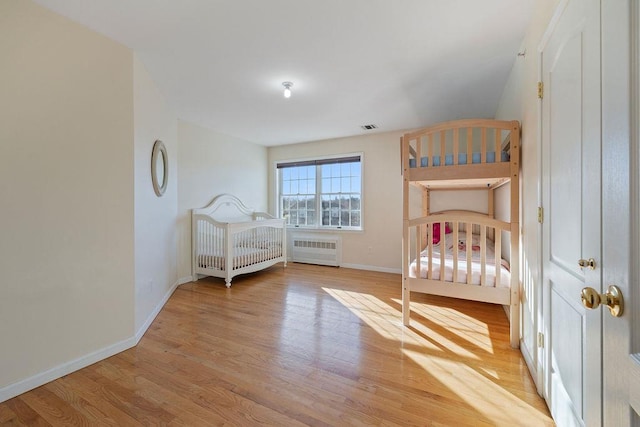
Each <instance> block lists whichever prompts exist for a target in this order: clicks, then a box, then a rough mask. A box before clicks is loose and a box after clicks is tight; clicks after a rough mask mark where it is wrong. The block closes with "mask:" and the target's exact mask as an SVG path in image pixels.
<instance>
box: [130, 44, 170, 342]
mask: <svg viewBox="0 0 640 427" xmlns="http://www.w3.org/2000/svg"><path fill="white" fill-rule="evenodd" d="M133 92H134V122H135V133H134V139H135V330H136V333H138V334H140V333H142V332H144V331H145V330H146V327H147V326H148V325H149V323H150V322H151V321H152V320H153V318H154V317H155V315H156V314H157V312H158V310H159V309H160V308H161V307H162V305H163V303H164V302H165V298H166V297H167V296H168V293H169V292H171V291H172V290H173V289H174V285H175V284H176V283H177V280H178V271H177V265H176V263H177V253H176V250H177V246H176V217H177V208H178V167H177V166H178V120H177V118H176V115H175V113H174V112H173V111H172V110H171V109H170V108H169V107H168V106H167V104H166V102H165V100H164V98H163V96H162V94H161V93H160V92H159V90H158V88H157V87H156V85H155V83H154V82H153V80H152V79H151V77H150V76H149V73H148V72H147V70H146V69H145V67H144V65H143V64H142V62H141V61H140V60H139V59H138V57H137V56H134V59H133ZM156 139H160V140H162V142H163V143H164V145H165V147H166V149H167V155H168V160H169V175H168V177H169V182H168V184H167V189H166V191H165V193H164V195H163V196H162V197H158V196H156V193H155V192H154V191H153V185H152V183H151V152H152V150H153V144H154V142H155V141H156Z"/></svg>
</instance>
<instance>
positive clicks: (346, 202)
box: [278, 156, 362, 229]
mask: <svg viewBox="0 0 640 427" xmlns="http://www.w3.org/2000/svg"><path fill="white" fill-rule="evenodd" d="M278 172H279V199H280V213H281V215H282V216H284V217H285V218H286V219H287V224H289V225H292V226H298V227H327V228H351V229H360V228H361V226H362V222H361V215H362V206H361V205H362V204H361V197H362V171H361V162H360V157H359V156H357V157H350V158H345V159H327V160H317V161H305V162H296V163H285V164H278Z"/></svg>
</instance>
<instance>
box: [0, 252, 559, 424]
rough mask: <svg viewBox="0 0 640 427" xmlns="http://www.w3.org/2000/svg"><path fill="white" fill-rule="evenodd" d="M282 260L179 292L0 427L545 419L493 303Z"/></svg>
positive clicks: (388, 277) (20, 402)
mask: <svg viewBox="0 0 640 427" xmlns="http://www.w3.org/2000/svg"><path fill="white" fill-rule="evenodd" d="M400 295H401V294H400V276H399V275H395V274H386V273H373V272H365V271H358V270H349V269H343V268H332V267H319V266H311V265H303V264H289V266H288V267H287V268H286V269H283V268H282V266H274V267H272V268H270V269H268V270H266V271H263V272H260V273H255V274H250V275H245V276H240V277H236V278H234V280H233V286H232V288H231V289H226V288H225V286H224V281H223V280H221V279H212V278H207V279H201V280H200V281H198V282H196V283H188V284H185V285H182V286H180V287H179V288H178V289H177V290H176V292H175V293H174V294H173V296H172V297H171V298H170V299H169V301H168V302H167V304H166V305H165V307H164V308H163V310H162V311H161V312H160V314H159V315H158V317H157V318H156V320H155V321H154V322H153V324H152V325H151V327H150V328H149V330H148V331H147V333H146V334H145V336H144V337H143V338H142V340H141V341H140V343H139V344H138V346H137V347H135V348H132V349H130V350H127V351H124V352H122V353H120V354H118V355H116V356H113V357H110V358H108V359H106V360H103V361H101V362H98V363H96V364H94V365H91V366H89V367H87V368H84V369H82V370H80V371H77V372H74V373H72V374H70V375H67V376H65V377H63V378H60V379H58V380H56V381H53V382H51V383H49V384H46V385H44V386H42V387H39V388H37V389H34V390H32V391H30V392H27V393H25V394H22V395H20V396H18V397H16V398H14V399H10V400H8V401H6V402H4V403H1V404H0V425H43V426H46V425H54V426H61V425H117V426H139V425H168V426H173V425H188V426H209V425H223V424H224V425H238V426H250V425H272V426H301V425H313V426H342V425H345V426H351V425H356V426H357V425H398V426H409V425H416V426H426V425H434V426H438V425H442V426H445V425H446V426H467V425H469V426H489V425H505V426H516V425H517V426H525V425H531V426H540V425H553V421H552V420H551V418H550V416H549V413H548V411H547V408H546V405H545V403H544V401H543V400H542V399H541V398H540V397H539V396H538V395H537V394H536V391H535V386H534V384H533V381H532V380H531V378H530V376H529V373H528V371H527V368H526V365H525V363H524V361H523V359H522V357H521V355H520V352H519V351H518V350H513V349H511V348H510V347H509V327H508V323H507V318H506V316H505V314H504V311H503V310H502V307H500V306H495V305H491V304H484V303H476V302H469V301H461V300H455V299H447V298H440V297H432V296H426V295H422V294H419V295H415V298H414V301H412V309H413V312H412V319H411V326H410V327H403V326H402V319H401V301H400V298H401V296H400Z"/></svg>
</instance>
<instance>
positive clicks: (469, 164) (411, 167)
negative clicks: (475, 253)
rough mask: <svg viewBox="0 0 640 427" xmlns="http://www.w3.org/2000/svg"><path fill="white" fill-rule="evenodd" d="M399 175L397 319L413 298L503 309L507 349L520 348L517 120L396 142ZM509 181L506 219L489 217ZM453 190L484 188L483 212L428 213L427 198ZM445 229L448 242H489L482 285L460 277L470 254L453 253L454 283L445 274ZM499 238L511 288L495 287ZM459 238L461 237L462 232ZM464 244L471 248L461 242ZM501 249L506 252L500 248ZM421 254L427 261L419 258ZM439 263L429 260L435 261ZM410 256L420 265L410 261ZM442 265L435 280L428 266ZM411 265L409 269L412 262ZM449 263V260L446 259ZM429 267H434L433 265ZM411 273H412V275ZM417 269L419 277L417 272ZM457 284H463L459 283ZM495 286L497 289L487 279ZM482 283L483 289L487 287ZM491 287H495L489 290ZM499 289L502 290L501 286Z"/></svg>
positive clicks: (417, 134) (472, 123) (464, 124)
mask: <svg viewBox="0 0 640 427" xmlns="http://www.w3.org/2000/svg"><path fill="white" fill-rule="evenodd" d="M401 147H402V148H401V155H402V174H403V201H404V202H403V205H404V206H403V243H402V262H403V267H402V319H403V323H404V324H405V325H407V326H408V325H409V322H410V314H411V312H410V302H411V292H422V293H427V294H432V295H440V296H446V297H454V298H461V299H468V300H474V301H483V302H488V303H494V304H502V305H505V306H509V310H508V315H509V321H510V343H511V347H513V348H517V347H518V346H519V344H520V284H519V260H520V253H519V232H520V226H519V214H520V213H519V182H518V178H519V170H520V124H519V122H518V121H500V120H486V119H467V120H457V121H450V122H445V123H440V124H437V125H434V126H430V127H428V128H424V129H421V130H418V131H414V132H409V133H407V134H405V135H404V136H403V137H402V139H401ZM507 182H510V183H511V191H510V202H509V203H510V217H509V221H508V222H505V221H500V220H497V219H495V215H494V214H495V209H494V200H495V190H496V189H498V188H499V187H501V186H502V185H504V184H506V183H507ZM411 186H416V187H417V188H418V189H419V190H420V191H421V195H422V216H421V217H419V218H410V197H409V194H410V187H411ZM455 189H463V190H469V189H482V190H488V213H477V212H470V211H445V212H431V211H430V192H431V191H439V190H446V191H450V190H455ZM434 224H440V226H439V227H440V228H439V230H442V236H443V238H442V239H441V243H437V242H434V241H433V240H434V239H433V238H432V237H435V235H434V234H432V231H436V230H435V229H434ZM447 225H450V227H451V229H452V230H451V234H452V235H451V237H448V238H452V239H453V241H457V240H458V233H459V232H460V231H461V230H462V231H464V230H466V231H471V233H466V234H465V235H473V234H474V233H477V235H479V236H481V237H480V239H479V241H486V240H485V239H486V238H488V239H489V240H491V241H492V242H495V258H494V259H491V260H488V257H487V249H486V248H485V246H487V244H486V243H482V244H481V249H480V251H479V252H480V253H481V255H480V264H481V266H482V267H481V272H480V273H479V275H480V277H479V281H480V285H477V284H472V279H471V276H472V275H471V274H464V277H463V275H462V274H461V273H459V272H458V268H459V267H460V268H461V267H463V266H464V267H466V268H467V270H466V271H471V270H470V268H471V251H466V257H461V258H459V256H458V251H457V249H454V250H453V260H452V261H453V268H452V275H453V277H452V279H451V278H449V279H446V278H445V274H444V265H445V255H444V250H440V251H439V253H438V252H435V251H434V248H435V247H437V246H438V245H442V246H441V248H442V249H444V248H445V244H446V243H445V240H446V238H445V237H446V236H445V231H446V227H447ZM502 232H508V234H509V239H508V241H509V243H510V280H509V281H510V283H509V286H508V287H501V286H499V285H500V276H501V274H500V273H501V267H500V263H501V261H500V258H499V257H500V255H501V252H502V250H503V246H502V243H503V241H502V240H503V239H502V238H501V234H502ZM461 235H462V234H461ZM467 243H471V242H470V241H468V240H467ZM505 250H506V249H505ZM425 253H426V254H427V255H425ZM434 254H435V256H436V257H438V258H440V259H438V258H435V259H432V257H433V256H434ZM414 256H415V259H416V260H419V261H418V262H415V261H414ZM423 257H424V258H426V259H428V266H429V268H427V271H426V278H422V277H421V275H422V272H421V263H422V262H424V261H423V259H424V258H423ZM440 261H441V262H442V263H441V264H439V265H441V266H443V267H442V269H441V270H442V271H441V272H439V273H438V276H439V277H437V278H434V275H432V268H431V267H432V265H434V266H435V265H436V264H437V263H439V262H440ZM412 262H414V264H412ZM449 262H451V261H449ZM488 262H492V263H494V264H493V266H494V267H493V268H494V270H495V272H496V274H495V279H491V278H488V276H487V274H486V270H487V266H488V265H489V264H487V263H488ZM432 263H433V264H432ZM411 271H413V274H411ZM416 271H417V273H416ZM460 278H463V280H459V279H460ZM493 280H495V283H493V282H492V281H493ZM487 284H488V285H487ZM492 284H493V285H492ZM502 285H505V284H504V283H502Z"/></svg>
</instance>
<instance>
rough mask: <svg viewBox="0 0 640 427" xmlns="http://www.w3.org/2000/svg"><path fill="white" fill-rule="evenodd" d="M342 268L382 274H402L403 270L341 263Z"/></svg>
mask: <svg viewBox="0 0 640 427" xmlns="http://www.w3.org/2000/svg"><path fill="white" fill-rule="evenodd" d="M340 267H344V268H353V269H356V270H368V271H378V272H380V273H395V274H402V269H401V268H387V267H376V266H375V265H364V264H345V263H341V264H340Z"/></svg>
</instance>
